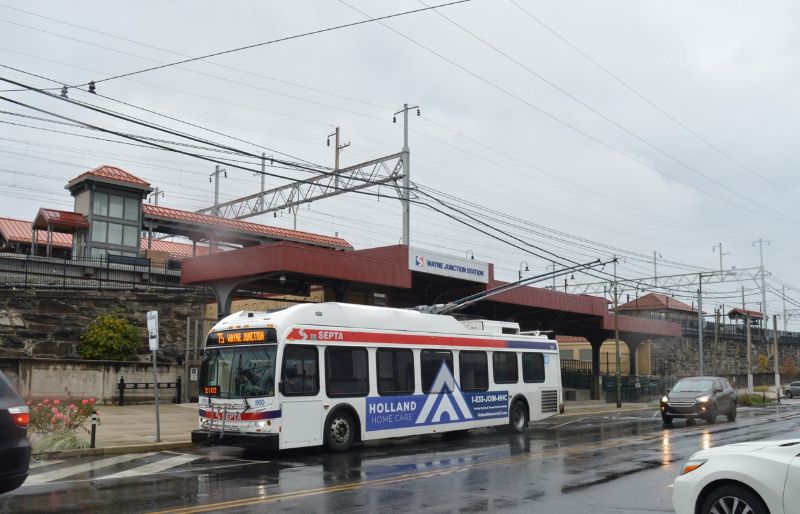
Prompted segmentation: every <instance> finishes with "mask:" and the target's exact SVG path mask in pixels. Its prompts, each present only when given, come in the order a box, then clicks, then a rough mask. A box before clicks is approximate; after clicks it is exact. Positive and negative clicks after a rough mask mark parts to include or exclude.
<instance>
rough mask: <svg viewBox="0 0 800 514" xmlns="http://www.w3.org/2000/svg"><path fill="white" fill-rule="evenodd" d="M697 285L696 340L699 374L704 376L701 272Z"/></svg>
mask: <svg viewBox="0 0 800 514" xmlns="http://www.w3.org/2000/svg"><path fill="white" fill-rule="evenodd" d="M699 277H700V280H699V283H700V285H699V287H698V288H697V342H698V343H699V344H700V376H701V377H702V376H704V366H703V274H702V273H700V274H699Z"/></svg>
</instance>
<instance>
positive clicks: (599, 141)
mask: <svg viewBox="0 0 800 514" xmlns="http://www.w3.org/2000/svg"><path fill="white" fill-rule="evenodd" d="M338 1H339V3H341V4H344V5H345V6H347V7H349V8H350V9H352V10H354V11H356V12H359V13H361V14H362V15H364V16H368V17H369V15H368V14H367V13H365V12H364V11H362V10H360V9H358V8H357V7H354V6H353V5H351V4H349V3H347V2H346V1H345V0H338ZM379 24H380V25H382V26H383V27H385V28H387V29H388V30H390V31H392V32H394V33H395V34H397V35H398V36H400V37H402V38H403V39H405V40H407V41H409V42H411V43H413V44H414V45H416V46H418V47H420V48H422V49H423V50H425V51H427V52H429V53H431V54H433V55H435V56H436V57H438V58H440V59H442V60H444V61H445V62H447V63H449V64H450V65H452V66H454V67H456V68H458V69H459V70H461V71H463V72H465V73H467V74H468V75H470V76H472V77H474V78H476V79H478V80H479V81H480V82H482V83H484V84H486V85H488V86H490V87H492V88H494V89H496V90H498V91H500V92H502V93H503V94H505V95H507V96H509V97H511V98H513V99H515V100H517V101H518V102H521V103H523V104H525V105H527V106H528V107H530V108H532V109H534V110H535V111H537V112H539V113H540V114H542V115H544V116H545V117H547V118H549V119H551V120H553V121H555V122H557V123H559V124H560V125H563V126H565V127H567V128H569V129H571V130H573V131H574V132H577V133H578V134H580V135H582V136H584V137H586V138H588V139H590V140H591V141H594V142H595V143H597V144H600V145H602V146H604V147H605V148H608V149H609V150H611V151H613V152H615V153H617V154H619V155H621V156H623V157H625V158H626V159H628V160H631V161H633V162H636V163H638V164H640V165H641V166H644V167H645V168H648V169H650V170H652V171H655V172H656V173H658V174H659V175H662V176H664V177H667V178H669V179H671V180H674V181H676V182H679V183H681V184H683V185H685V186H686V187H688V188H690V189H694V190H696V191H698V192H700V193H702V194H705V195H707V196H710V197H712V198H715V199H717V200H720V201H722V202H725V203H728V204H731V205H733V206H736V207H738V208H740V209H745V210H747V211H750V212H753V213H755V214H759V215H762V216H765V217H768V218H770V219H775V220H778V221H796V220H795V219H794V218H791V217H789V216H787V215H785V214H782V213H780V212H778V211H775V210H773V209H771V208H770V207H768V206H765V205H761V204H759V203H758V202H754V201H753V200H752V199H750V198H747V197H746V196H744V195H742V194H741V193H739V192H738V191H736V190H734V189H732V188H729V187H728V186H726V185H725V184H723V183H721V182H719V181H716V180H715V179H713V178H711V177H708V176H706V175H705V174H704V173H702V172H701V171H699V170H697V169H695V168H693V167H692V166H690V165H689V164H687V163H684V162H683V161H681V160H679V159H677V158H675V157H673V156H671V155H670V154H668V153H666V152H665V151H663V150H661V149H660V148H659V147H657V146H655V145H653V144H651V143H649V142H648V141H646V140H645V139H643V138H641V137H639V136H637V135H636V134H634V133H633V132H630V131H628V130H627V129H625V128H624V127H622V126H621V125H618V124H616V122H614V121H613V120H611V119H610V118H607V117H605V116H604V115H602V113H599V111H596V110H593V112H595V113H596V114H598V115H599V116H601V117H604V119H607V120H608V121H609V122H610V123H612V124H615V126H617V127H619V128H620V129H621V130H623V131H625V132H626V133H628V134H630V135H631V136H633V137H635V138H637V139H638V140H640V141H642V142H643V143H644V144H646V145H648V146H650V147H651V148H653V149H655V150H657V151H659V152H660V153H662V154H664V155H665V156H666V157H668V158H670V159H672V160H674V161H675V162H677V163H679V164H681V165H682V166H684V167H685V168H686V169H688V170H690V171H693V172H694V173H696V174H698V175H700V176H702V177H703V178H705V179H706V180H708V181H710V182H712V183H714V184H715V185H717V186H718V187H720V188H722V189H725V190H727V191H729V192H730V193H732V194H734V195H735V196H738V197H740V198H742V199H744V200H745V201H747V202H748V203H753V204H755V205H758V206H759V207H760V208H762V209H764V210H765V211H769V212H774V213H776V214H777V215H778V216H780V217H775V216H769V215H767V214H765V213H764V212H760V211H757V210H754V209H752V208H750V207H749V206H748V205H739V204H736V203H734V202H732V201H730V200H727V199H724V198H722V197H719V196H717V195H714V194H712V193H710V192H707V191H703V190H701V189H698V188H696V187H694V186H692V185H691V184H690V183H688V182H686V181H684V180H682V179H680V178H678V177H676V176H675V175H672V174H670V173H668V172H666V171H663V170H660V169H658V168H656V167H655V166H652V165H650V164H649V163H648V162H646V161H644V160H642V159H639V158H637V157H635V156H634V155H631V154H629V153H627V152H625V151H623V150H621V149H619V148H617V147H615V146H613V145H611V144H610V143H607V142H605V141H604V140H602V139H600V138H599V137H596V136H593V135H591V134H589V133H588V132H586V131H584V130H582V129H580V128H578V127H576V126H575V125H573V124H571V123H569V122H567V121H566V120H563V119H561V118H559V117H558V116H556V115H555V114H552V113H551V112H549V111H547V110H545V109H543V108H542V107H539V106H537V105H536V104H533V103H532V102H529V101H528V100H525V99H524V98H522V97H521V96H519V95H517V94H515V93H512V92H511V91H510V90H508V89H506V88H504V87H502V86H500V85H499V84H497V83H496V82H494V81H492V80H490V79H488V78H486V77H484V76H482V75H479V74H478V73H476V72H474V71H472V70H470V69H469V68H467V67H465V66H463V65H461V64H459V63H457V62H455V61H454V60H452V59H450V58H449V57H446V56H445V55H443V54H442V53H440V52H437V51H436V50H434V49H432V48H430V47H429V46H426V45H424V44H422V43H420V42H419V41H416V40H415V39H412V38H411V37H409V36H407V35H406V34H404V33H402V32H400V31H398V30H395V29H394V28H392V27H390V26H389V25H386V24H385V23H382V22H379ZM526 69H528V68H526ZM529 71H530V70H529ZM562 92H563V90H562ZM572 98H573V99H574V100H576V101H578V102H579V103H581V104H582V105H584V106H585V107H587V108H589V109H592V108H591V107H590V106H588V104H585V103H583V102H581V101H580V100H578V99H577V98H575V97H572Z"/></svg>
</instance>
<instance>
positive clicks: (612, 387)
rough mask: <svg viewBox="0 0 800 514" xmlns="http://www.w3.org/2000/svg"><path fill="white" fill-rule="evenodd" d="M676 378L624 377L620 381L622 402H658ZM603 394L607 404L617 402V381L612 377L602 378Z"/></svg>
mask: <svg viewBox="0 0 800 514" xmlns="http://www.w3.org/2000/svg"><path fill="white" fill-rule="evenodd" d="M677 380H678V379H677V378H673V377H670V378H663V379H659V378H649V377H624V378H622V379H621V380H620V397H621V401H623V402H636V403H649V402H653V401H656V400H658V399H659V398H661V397H662V396H664V394H666V392H667V391H669V390H670V389H672V386H674V385H675V382H677ZM603 394H604V396H605V400H606V402H607V403H612V402H616V401H617V381H616V377H615V376H614V375H604V376H603Z"/></svg>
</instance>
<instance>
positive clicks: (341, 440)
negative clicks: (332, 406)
mask: <svg viewBox="0 0 800 514" xmlns="http://www.w3.org/2000/svg"><path fill="white" fill-rule="evenodd" d="M355 439H356V424H355V421H353V416H351V415H350V413H348V412H347V411H344V410H340V411H337V412H334V413H333V414H331V415H330V416H329V417H328V422H327V423H326V424H325V446H327V447H328V448H329V449H330V450H332V451H334V452H345V451H347V450H349V449H350V448H351V447H352V446H353V441H355Z"/></svg>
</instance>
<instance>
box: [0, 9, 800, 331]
mask: <svg viewBox="0 0 800 514" xmlns="http://www.w3.org/2000/svg"><path fill="white" fill-rule="evenodd" d="M109 5H110V4H109V3H107V2H103V3H101V2H94V1H91V2H90V1H73V2H68V3H65V2H44V1H28V2H24V3H23V2H14V3H12V2H10V1H9V0H0V64H4V65H6V66H11V67H14V68H18V69H20V70H24V71H26V72H29V73H34V74H36V75H40V76H41V77H45V78H47V79H53V80H54V81H55V82H52V81H50V80H45V79H44V78H37V77H33V76H30V75H26V74H23V73H20V72H15V71H12V70H9V69H6V68H0V76H1V77H4V78H10V79H12V80H15V81H19V82H23V83H25V84H29V85H32V86H35V87H48V88H52V87H54V86H58V85H59V84H61V83H64V84H68V85H75V84H84V83H86V82H88V81H89V80H101V79H103V78H106V77H110V76H114V75H118V74H122V73H127V72H131V71H135V70H139V69H142V68H147V67H150V66H154V65H157V64H160V63H166V62H172V61H176V60H179V59H181V58H183V57H185V56H199V55H203V54H208V53H212V52H217V51H221V50H225V49H229V48H235V47H239V46H244V45H249V44H253V43H258V42H262V41H268V40H273V39H277V38H281V37H286V36H291V35H295V34H300V33H304V32H308V31H313V30H317V29H322V28H326V27H331V26H335V25H340V24H345V23H350V22H354V21H359V20H363V19H365V14H366V15H368V16H370V17H375V16H381V15H386V14H390V13H395V12H401V11H407V10H412V9H418V8H421V7H423V6H425V5H431V4H429V3H428V2H427V0H426V3H425V4H423V2H418V1H410V0H409V1H393V2H389V1H371V2H367V1H364V0H346V2H345V1H324V2H323V1H295V2H224V3H221V2H210V1H191V2H189V1H182V2H178V1H175V2H161V1H139V2H125V3H115V4H114V10H109ZM20 9H24V10H25V11H27V12H23V11H21V10H20ZM798 11H800V5H798V4H797V3H796V2H789V1H784V2H770V3H769V4H766V3H763V2H744V1H739V2H721V1H717V2H641V1H640V2H633V1H624V0H605V1H586V2H543V1H531V0H514V2H512V1H509V0H497V1H489V0H473V1H472V2H468V3H464V4H459V5H454V6H450V7H446V8H443V9H441V10H439V11H427V12H422V13H417V14H412V15H408V16H405V17H400V18H396V19H392V20H389V21H386V22H384V23H383V24H381V23H377V22H376V23H370V24H365V25H360V26H356V27H351V28H345V29H341V30H336V31H331V32H327V33H324V34H320V35H315V36H309V37H304V38H301V39H295V40H291V41H287V42H281V43H276V44H272V45H268V46H262V47H259V48H254V49H250V50H244V51H240V52H236V53H231V54H227V55H224V56H219V57H215V58H210V59H208V60H204V61H199V62H193V63H190V64H185V65H180V66H173V67H168V68H165V69H161V70H156V71H151V72H147V73H143V74H140V75H136V76H132V77H129V78H120V79H115V80H110V81H107V82H101V83H99V84H98V86H97V88H98V92H99V93H101V94H103V95H104V96H108V97H111V98H113V99H115V100H121V101H124V102H127V103H129V104H132V105H135V106H138V107H143V108H146V109H149V110H152V111H156V112H158V113H162V114H164V115H167V116H170V117H172V118H177V119H179V120H182V121H186V122H189V123H192V124H194V125H197V126H200V127H205V128H209V129H212V130H214V131H216V132H218V133H212V132H208V131H205V130H203V129H202V128H198V127H194V126H188V125H186V124H182V123H179V122H177V121H174V120H170V119H167V118H164V117H160V116H157V115H155V114H151V113H148V112H145V111H142V110H139V109H135V108H133V107H128V106H125V105H123V104H121V103H119V102H115V101H113V100H109V99H105V98H100V97H97V96H92V95H89V94H88V93H86V92H82V91H79V90H71V91H70V97H71V98H74V99H76V100H82V101H86V102H90V103H92V104H94V105H97V106H101V107H104V108H109V109H113V110H115V111H118V112H121V113H126V114H130V115H133V116H136V117H137V118H141V119H144V120H147V121H149V122H154V123H158V124H160V125H164V126H167V127H171V128H174V129H177V130H181V131H185V132H188V133H191V134H193V135H196V136H199V137H203V138H205V139H209V140H212V141H214V142H217V143H223V144H226V145H230V146H234V147H236V148H239V149H243V150H247V151H249V152H253V153H257V154H260V153H261V152H262V151H263V152H266V153H267V155H274V156H276V157H284V158H285V155H283V156H282V155H281V154H279V153H276V152H283V153H284V154H288V155H291V156H293V159H297V158H301V159H304V160H307V161H310V162H313V163H317V164H320V165H325V166H333V148H332V147H328V146H326V136H327V135H328V134H329V133H331V132H332V131H333V129H334V127H336V126H339V127H341V130H342V137H343V142H350V143H351V145H350V146H349V147H348V148H346V149H345V150H344V151H343V152H342V166H348V165H352V164H356V163H358V162H362V161H365V160H369V159H373V158H377V157H381V156H385V155H389V154H392V153H395V152H397V151H399V150H400V149H401V147H402V135H403V131H402V125H401V124H400V123H397V124H393V123H392V114H393V112H394V111H396V110H398V109H399V108H401V107H402V105H403V103H406V102H407V103H409V104H412V105H416V104H419V105H420V106H421V113H422V116H420V117H416V116H412V118H411V121H410V129H411V130H410V146H411V155H412V171H411V179H412V181H413V182H414V183H415V184H417V185H418V186H420V187H421V188H427V189H424V190H425V191H427V192H429V193H430V192H431V189H430V188H433V189H436V190H438V191H443V192H446V193H447V194H448V195H452V196H454V197H457V199H456V200H454V199H452V198H445V199H446V200H447V201H448V202H450V203H453V204H455V205H459V206H463V205H464V204H463V202H464V201H466V202H471V203H474V204H478V206H479V207H478V208H475V207H474V206H472V207H470V208H471V209H475V210H478V211H480V212H481V215H480V219H481V220H482V221H486V222H490V223H492V224H493V225H495V226H496V227H498V228H502V229H503V230H506V231H508V232H509V233H511V234H513V235H514V236H516V237H518V238H520V239H522V240H523V242H524V243H519V242H518V244H521V245H522V246H525V244H527V243H529V244H532V245H536V246H538V247H540V248H544V249H546V250H548V251H551V252H554V253H556V254H557V255H559V256H563V257H564V258H565V259H571V260H574V261H580V262H585V261H588V260H592V259H594V258H608V257H610V256H611V255H612V254H613V253H615V251H616V253H618V254H620V255H623V256H624V262H621V263H620V265H619V273H620V275H622V276H624V277H626V278H630V279H632V278H643V277H652V276H653V273H654V270H653V261H652V256H653V252H654V251H656V252H657V254H658V255H660V258H659V259H658V260H657V267H658V270H657V272H658V274H659V275H666V274H680V273H690V272H698V271H701V270H712V269H718V268H719V254H718V253H714V251H712V247H713V245H715V244H717V243H722V249H723V251H724V252H725V253H726V254H727V253H729V252H730V254H729V255H725V256H724V261H723V266H724V267H725V268H729V267H731V266H736V267H737V268H740V269H741V268H748V267H753V266H758V265H759V254H758V248H757V247H753V245H752V243H753V241H756V240H757V239H759V238H764V239H767V240H769V241H770V243H771V245H770V246H765V252H764V253H765V263H766V267H767V270H768V271H769V272H770V273H771V276H770V277H768V285H769V286H770V288H774V289H771V292H770V293H769V294H768V305H769V307H768V312H769V313H770V314H773V313H780V312H781V311H782V309H783V304H782V300H781V299H780V298H779V296H778V295H776V294H775V293H774V292H772V291H774V290H778V291H779V290H780V289H781V287H782V286H783V285H785V286H787V287H790V288H791V290H787V293H788V295H789V296H792V297H794V298H798V299H800V279H798V277H797V273H796V262H797V257H798V254H799V253H800V242H798V237H797V230H796V228H797V226H798V222H800V213H799V212H798V210H797V208H796V206H797V205H798V203H800V187H798V186H799V184H798V178H797V176H798V175H797V173H796V171H795V170H796V169H797V167H798V166H797V165H798V158H797V156H796V149H797V134H798V126H797V125H798V123H797V121H796V120H797V119H798V114H800V113H799V112H798V111H799V110H800V105H799V100H800V93H798V89H797V88H796V87H795V86H794V85H795V84H797V83H798V82H800V76H799V75H800V69H798V62H799V60H798V53H800V32H798V31H797V30H796V21H797V20H798V19H799V18H798V15H799V14H800V12H798ZM10 88H13V86H10V85H8V84H0V89H10ZM2 95H3V96H5V97H8V98H13V99H15V100H19V101H21V102H25V103H27V104H30V105H33V106H36V107H38V108H41V109H46V110H48V111H51V112H56V113H59V114H62V115H65V116H70V117H73V118H76V119H79V120H81V121H85V122H89V123H94V124H97V125H100V126H102V127H105V128H110V129H115V130H120V131H124V132H128V133H135V134H140V135H147V136H152V137H162V138H165V139H176V138H174V137H173V136H168V135H165V134H163V133H159V132H156V131H153V130H150V129H147V128H144V127H141V126H136V125H132V124H129V123H126V122H124V121H121V120H115V119H113V118H110V117H108V116H105V115H103V114H100V113H96V112H91V111H89V110H87V109H84V108H77V107H73V106H70V105H68V104H66V102H63V101H59V100H53V99H48V98H46V97H44V96H43V95H41V94H39V93H36V92H7V93H2ZM0 103H2V105H0V110H2V111H4V113H3V114H0V121H2V122H4V123H2V124H0V177H1V179H0V184H2V185H1V186H0V195H2V196H0V197H1V198H2V202H1V203H0V216H6V217H14V218H19V219H25V220H31V219H33V217H34V216H35V214H36V211H37V210H38V208H39V207H41V206H47V207H52V208H62V209H71V208H72V198H71V197H70V196H69V194H68V193H67V192H66V191H65V190H64V189H63V186H64V184H65V183H66V182H67V180H69V179H70V178H72V177H74V176H77V175H78V174H79V173H81V172H83V171H85V170H87V169H89V168H92V167H95V166H97V165H100V164H111V165H115V166H119V167H121V168H123V169H125V170H127V171H129V172H131V173H133V174H134V175H137V176H139V177H142V178H144V179H146V180H148V181H150V182H151V183H152V184H153V186H157V187H159V189H161V190H163V191H164V192H165V196H164V197H163V198H161V199H160V203H161V204H162V205H165V206H170V207H175V208H180V209H186V210H197V209H200V208H204V207H209V206H210V205H211V204H212V203H213V184H211V183H209V180H208V175H209V174H210V173H211V172H212V171H213V169H214V164H212V163H208V162H203V161H200V160H197V159H194V158H191V157H184V156H181V155H177V154H173V153H168V152H164V151H160V150H151V149H145V148H140V147H137V146H130V145H124V144H118V143H112V142H107V141H98V140H94V139H89V138H86V137H78V136H76V135H68V134H60V133H56V132H53V130H60V131H63V132H70V133H73V134H79V135H82V136H93V137H108V136H104V135H103V134H98V133H96V132H91V131H87V130H84V129H81V128H76V127H69V126H58V125H54V124H52V123H48V122H46V121H40V120H31V119H26V118H20V117H18V116H13V115H10V114H7V113H5V112H14V113H24V114H27V115H35V116H40V117H44V118H47V117H48V116H47V115H43V114H41V113H35V112H33V111H31V110H28V109H26V108H25V107H21V106H15V105H12V104H9V103H7V102H0ZM414 114H415V113H414ZM398 121H400V120H398ZM8 123H17V124H25V125H31V126H35V127H39V128H40V129H46V130H39V129H34V128H28V127H21V126H19V125H10V124H8ZM226 136H233V137H236V138H238V139H239V140H233V139H230V138H228V137H226ZM110 138H111V139H117V138H115V137H113V136H111V137H110ZM240 140H245V141H247V142H248V143H245V142H242V141H240ZM221 157H224V158H237V159H240V160H245V161H249V162H250V163H248V164H243V165H245V166H248V167H257V166H258V165H257V164H254V161H252V159H248V158H242V157H241V156H238V157H236V156H230V155H222V156H221ZM271 172H274V173H277V174H282V175H288V176H291V177H296V178H308V177H309V176H310V175H309V173H307V172H298V171H288V170H283V169H273V170H271ZM286 182H287V181H286V180H280V179H277V178H274V177H268V178H267V186H268V187H275V186H278V185H282V184H285V183H286ZM259 187H260V179H259V177H256V176H253V174H252V173H249V172H246V171H241V170H235V169H232V168H231V169H229V170H228V177H227V179H223V180H222V182H221V198H222V200H228V199H233V198H237V197H240V196H244V195H247V194H251V193H254V192H256V191H258V189H259ZM376 192H377V190H376ZM381 192H382V193H387V194H389V195H391V192H390V190H389V189H388V188H385V187H384V188H381ZM422 200H425V201H428V202H430V200H429V199H427V198H424V197H423V198H422ZM490 209H491V210H493V211H498V212H496V213H489V212H488V211H489V210H490ZM454 214H455V213H454ZM487 216H491V217H492V218H494V219H493V220H490V219H489V218H488V217H487ZM401 220H402V217H401V209H400V203H399V202H398V201H397V200H396V199H392V198H391V197H383V198H381V199H380V200H378V198H376V197H375V196H367V195H358V194H348V195H345V196H339V197H336V198H331V199H326V200H324V201H319V202H315V203H313V204H311V205H310V207H309V206H305V207H303V208H301V209H300V210H299V213H298V216H297V228H298V229H300V230H306V231H310V232H316V233H322V234H330V235H333V234H335V233H338V235H339V236H340V237H343V238H345V239H347V240H348V241H350V243H351V244H352V245H353V246H354V247H356V248H369V247H376V246H383V245H390V244H397V243H398V242H399V240H400V237H401V235H402V233H401V226H402V223H401ZM251 221H258V222H263V223H268V224H274V225H279V226H283V227H289V228H291V227H292V224H293V217H292V215H291V214H290V213H288V212H287V213H283V214H279V215H278V217H277V218H276V217H273V216H272V215H269V216H263V217H259V218H252V219H251ZM471 223H474V222H471ZM411 227H412V228H411V241H412V245H413V246H417V247H421V248H427V249H430V250H436V251H440V252H445V253H448V254H451V255H454V256H465V255H466V254H467V252H468V251H471V252H472V253H474V256H475V259H477V260H481V261H488V262H493V263H495V271H496V276H498V278H500V279H513V278H515V277H516V276H517V273H518V270H519V269H520V267H521V266H523V267H524V266H525V264H521V263H523V261H525V262H527V265H528V267H529V269H530V272H529V273H537V272H544V271H545V267H546V266H547V265H548V264H550V263H549V261H547V260H544V259H542V258H540V257H537V256H535V255H534V254H533V253H537V254H541V251H539V250H536V249H534V248H532V247H531V248H530V251H531V252H533V253H529V252H526V251H523V250H520V249H518V248H513V247H511V246H509V245H508V244H506V243H503V242H501V241H498V240H497V239H493V238H491V237H489V236H487V235H484V234H481V233H479V232H477V231H475V230H473V229H471V228H469V227H467V226H465V225H462V224H459V223H458V222H456V221H455V220H453V219H450V218H447V217H444V216H442V215H441V214H438V213H436V212H433V211H431V210H429V209H426V208H425V207H424V206H417V205H415V206H413V207H412V224H411ZM483 228H484V229H485V230H489V231H490V232H492V233H493V234H496V235H498V236H500V234H499V233H497V232H494V231H493V230H492V229H487V228H486V227H485V226H484V227H483ZM502 237H505V236H502ZM554 238H556V239H554ZM648 256H649V257H648ZM554 260H556V259H555V258H554ZM558 262H565V261H564V260H559V261H558ZM562 280H563V279H562ZM592 280H593V279H591V278H589V277H585V276H581V275H576V277H575V281H574V282H573V283H576V284H577V283H583V282H589V281H592ZM559 284H561V285H562V286H563V281H561V280H560V281H559ZM793 284H796V285H797V288H796V289H795V286H793ZM742 285H743V286H744V288H745V294H746V302H747V307H748V308H753V309H758V308H759V304H758V303H757V302H760V301H761V293H760V289H759V288H758V287H757V284H756V283H755V282H753V281H752V280H749V281H745V282H743V283H741V284H740V283H738V282H734V283H726V284H720V285H716V286H713V285H709V286H704V290H705V289H707V291H709V292H710V293H709V298H708V299H707V300H706V301H705V302H704V307H705V310H707V311H710V310H713V308H714V307H716V306H718V305H720V304H722V303H724V304H725V306H726V308H729V307H730V306H732V305H734V304H735V305H737V306H740V305H741V287H742ZM695 289H696V286H687V287H684V288H683V291H682V292H677V291H676V292H675V295H676V296H677V297H678V298H680V299H681V300H683V301H685V302H687V303H691V302H692V298H690V297H688V296H689V294H691V293H690V291H694V290H695ZM625 294H626V295H627V294H630V296H631V297H634V296H635V295H636V292H635V291H626V293H625ZM639 294H640V295H641V294H643V293H642V292H640V293H639ZM625 299H626V297H623V300H625ZM798 305H800V302H798ZM787 308H789V309H792V308H795V307H794V306H792V305H787ZM795 319H799V320H800V314H798V315H796V316H795ZM779 323H781V322H779ZM796 328H800V325H796Z"/></svg>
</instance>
